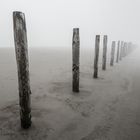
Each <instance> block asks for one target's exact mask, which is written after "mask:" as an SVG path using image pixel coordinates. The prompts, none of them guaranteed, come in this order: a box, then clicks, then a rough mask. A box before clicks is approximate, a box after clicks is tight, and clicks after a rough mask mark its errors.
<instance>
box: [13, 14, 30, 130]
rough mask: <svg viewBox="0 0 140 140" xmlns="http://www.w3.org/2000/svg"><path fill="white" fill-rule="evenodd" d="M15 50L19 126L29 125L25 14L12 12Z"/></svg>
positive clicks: (25, 126) (26, 126)
mask: <svg viewBox="0 0 140 140" xmlns="http://www.w3.org/2000/svg"><path fill="white" fill-rule="evenodd" d="M13 22H14V24H13V25H14V40H15V52H16V60H17V69H18V83H19V100H20V101H19V104H20V119H21V127H22V128H25V129H26V128H29V127H30V126H31V105H30V104H31V101H30V94H31V90H30V79H29V62H28V49H27V47H28V45H27V35H26V34H27V33H26V22H25V15H24V14H23V13H21V12H13Z"/></svg>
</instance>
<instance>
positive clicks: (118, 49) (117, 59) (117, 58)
mask: <svg viewBox="0 0 140 140" xmlns="http://www.w3.org/2000/svg"><path fill="white" fill-rule="evenodd" d="M119 53H120V41H118V47H117V57H116V62H117V63H118V62H119Z"/></svg>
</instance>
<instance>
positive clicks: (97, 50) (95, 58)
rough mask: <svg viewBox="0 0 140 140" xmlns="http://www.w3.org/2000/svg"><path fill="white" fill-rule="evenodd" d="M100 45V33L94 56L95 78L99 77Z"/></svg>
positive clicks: (96, 40) (97, 37) (96, 41)
mask: <svg viewBox="0 0 140 140" xmlns="http://www.w3.org/2000/svg"><path fill="white" fill-rule="evenodd" d="M99 45H100V35H96V39H95V56H94V74H93V77H94V78H98V59H99Z"/></svg>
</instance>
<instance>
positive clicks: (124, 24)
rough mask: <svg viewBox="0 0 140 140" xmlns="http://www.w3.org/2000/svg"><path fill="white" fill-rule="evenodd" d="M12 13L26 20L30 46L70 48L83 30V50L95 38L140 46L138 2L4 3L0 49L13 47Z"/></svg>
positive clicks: (45, 0) (54, 0)
mask: <svg viewBox="0 0 140 140" xmlns="http://www.w3.org/2000/svg"><path fill="white" fill-rule="evenodd" d="M13 11H22V12H24V13H25V16H26V24H27V35H28V46H30V47H34V46H51V47H53V46H55V47H58V46H66V47H67V46H71V40H72V29H73V28H74V27H79V28H80V40H81V45H82V46H83V47H87V46H93V45H94V40H95V35H96V34H100V35H104V34H107V35H108V37H109V40H110V41H112V40H126V41H132V42H134V43H140V42H139V41H140V39H139V36H140V35H139V33H140V30H139V28H140V15H139V14H140V1H139V0H1V1H0V47H5V46H7V47H13V46H14V39H13V19H12V12H13Z"/></svg>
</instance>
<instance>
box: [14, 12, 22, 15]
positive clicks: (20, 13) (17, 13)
mask: <svg viewBox="0 0 140 140" xmlns="http://www.w3.org/2000/svg"><path fill="white" fill-rule="evenodd" d="M14 14H23V13H22V12H21V11H13V15H14Z"/></svg>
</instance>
